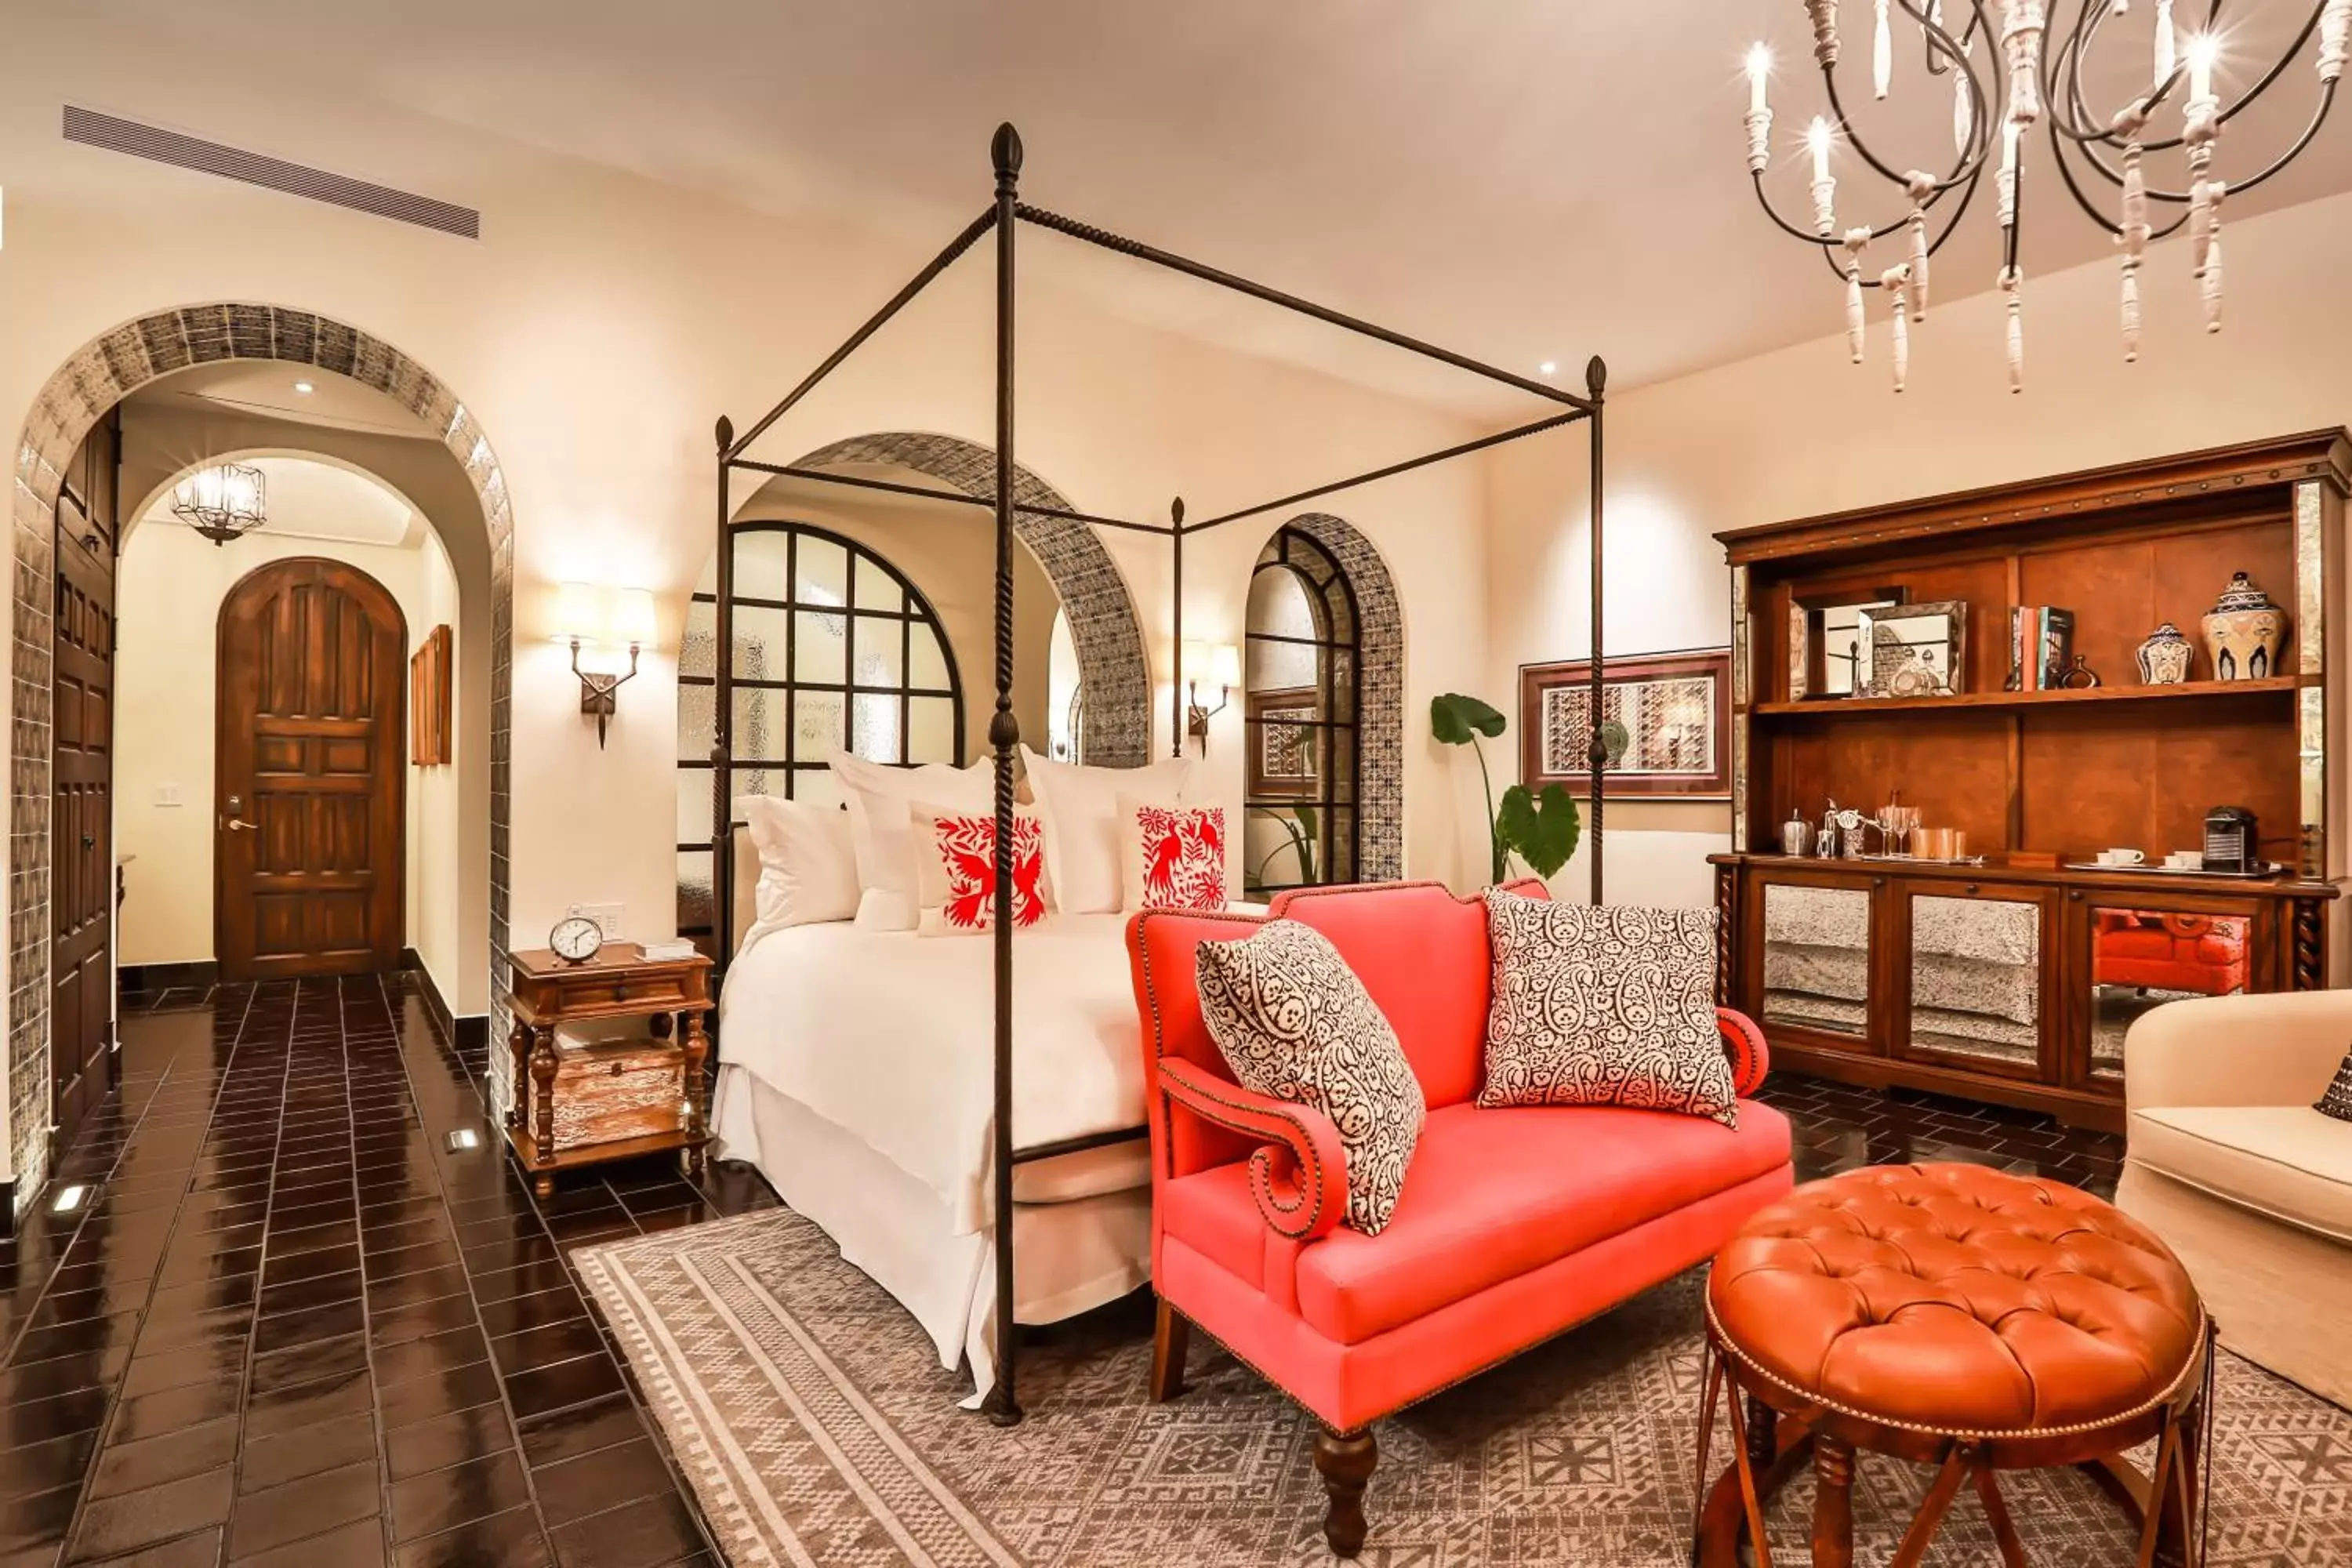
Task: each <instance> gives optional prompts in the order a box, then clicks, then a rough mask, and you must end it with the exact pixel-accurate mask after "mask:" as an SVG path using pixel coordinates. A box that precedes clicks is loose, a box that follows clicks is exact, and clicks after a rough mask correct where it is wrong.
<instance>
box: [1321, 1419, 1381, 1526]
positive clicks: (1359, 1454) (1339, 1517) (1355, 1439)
mask: <svg viewBox="0 0 2352 1568" xmlns="http://www.w3.org/2000/svg"><path fill="white" fill-rule="evenodd" d="M1380 1461H1381V1446H1380V1445H1379V1444H1378V1443H1376V1442H1374V1441H1373V1440H1372V1432H1371V1428H1370V1427H1369V1426H1367V1427H1366V1428H1364V1430H1362V1431H1361V1432H1359V1433H1357V1434H1356V1435H1355V1436H1352V1437H1342V1436H1339V1434H1338V1433H1337V1432H1334V1431H1332V1430H1331V1429H1330V1428H1329V1427H1328V1426H1326V1427H1324V1428H1323V1429H1322V1430H1321V1431H1319V1432H1318V1433H1316V1434H1315V1472H1316V1474H1318V1475H1319V1476H1321V1477H1322V1478H1323V1490H1324V1492H1325V1494H1326V1495H1328V1497H1329V1498H1330V1500H1331V1506H1330V1508H1329V1509H1328V1510H1327V1511H1326V1512H1325V1513H1324V1515H1323V1539H1324V1540H1325V1541H1327V1542H1329V1543H1330V1546H1331V1550H1332V1552H1334V1553H1335V1554H1337V1555H1338V1556H1341V1557H1349V1558H1352V1557H1354V1556H1355V1555H1356V1554H1357V1553H1358V1552H1361V1551H1362V1550H1363V1549H1364V1531H1365V1529H1366V1526H1365V1523H1364V1487H1365V1485H1366V1484H1367V1483H1368V1482H1370V1480H1371V1479H1372V1467H1373V1466H1375V1465H1377V1464H1379V1463H1380Z"/></svg>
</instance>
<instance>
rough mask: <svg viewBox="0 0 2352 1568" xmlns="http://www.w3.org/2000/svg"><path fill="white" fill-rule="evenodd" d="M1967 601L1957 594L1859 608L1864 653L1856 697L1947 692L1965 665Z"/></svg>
mask: <svg viewBox="0 0 2352 1568" xmlns="http://www.w3.org/2000/svg"><path fill="white" fill-rule="evenodd" d="M1968 619H1969V606H1968V605H1967V604H1966V603H1964V602H1963V601H1961V600H1958V599H1938V600H1936V601H1934V602H1932V603H1928V604H1919V605H1878V606H1875V607H1874V608H1871V609H1867V610H1864V611H1863V612H1862V646H1863V649H1864V653H1865V654H1866V655H1867V663H1866V664H1864V666H1863V668H1862V670H1861V671H1860V674H1861V675H1862V676H1863V677H1864V678H1865V679H1861V680H1860V681H1859V682H1858V684H1857V685H1856V687H1855V689H1854V695H1855V696H1857V697H1864V696H1866V697H1951V696H1955V695H1957V694H1958V691H1959V689H1960V684H1961V681H1962V680H1963V679H1964V676H1963V673H1962V672H1963V671H1964V670H1965V668H1967V666H1966V664H1965V662H1964V661H1965V660H1966V658H1967V655H1968V640H1967V634H1968Z"/></svg>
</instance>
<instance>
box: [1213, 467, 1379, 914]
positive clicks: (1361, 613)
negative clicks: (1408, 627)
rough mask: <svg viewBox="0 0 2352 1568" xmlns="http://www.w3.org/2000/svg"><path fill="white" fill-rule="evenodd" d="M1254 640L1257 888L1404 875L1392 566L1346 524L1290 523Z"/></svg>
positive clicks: (1249, 628) (1252, 848) (1248, 845)
mask: <svg viewBox="0 0 2352 1568" xmlns="http://www.w3.org/2000/svg"><path fill="white" fill-rule="evenodd" d="M1244 641H1245V643H1246V645H1247V647H1248V652H1247V654H1246V656H1245V658H1244V671H1243V685H1244V689H1245V691H1246V693H1247V703H1248V706H1247V708H1246V709H1245V710H1244V722H1245V724H1246V726H1247V730H1248V735H1247V741H1248V750H1247V755H1246V758H1245V762H1244V800H1245V802H1246V803H1247V808H1246V810H1245V811H1244V817H1245V819H1246V825H1245V828H1244V879H1245V882H1246V883H1248V884H1250V885H1252V886H1255V887H1256V888H1258V889H1261V890H1266V891H1271V890H1273V889H1277V888H1281V887H1286V886H1296V885H1297V884H1299V883H1302V882H1345V881H1365V882H1377V881H1388V880H1391V879H1395V878H1397V877H1399V876H1401V875H1402V874H1403V866H1404V618H1403V615H1402V611H1401V609H1400V607H1399V605H1398V602H1397V594H1396V584H1395V581H1394V579H1393V578H1391V576H1390V574H1389V569H1388V563H1386V562H1384V561H1383V560H1381V554H1380V552H1379V551H1378V550H1376V549H1374V548H1373V546H1372V542H1371V541H1370V540H1369V539H1367V538H1365V537H1364V535H1363V533H1362V532H1361V531H1360V530H1358V529H1357V528H1356V527H1355V526H1354V525H1353V524H1352V523H1349V522H1348V521H1346V520H1345V519H1343V518H1339V517H1334V516H1332V515H1331V514H1330V513H1328V512H1304V513H1301V514H1300V515H1298V516H1297V517H1294V518H1292V519H1290V520H1289V521H1286V522H1285V523H1284V524H1283V525H1282V527H1281V528H1279V529H1278V530H1276V532H1275V534H1274V537H1273V538H1272V539H1270V540H1268V541H1267V542H1266V546H1265V550H1263V551H1261V552H1259V555H1258V560H1257V563H1256V565H1255V567H1254V568H1253V570H1252V573H1251V582H1250V590H1249V598H1248V607H1247V619H1246V625H1245V627H1244ZM1302 806H1304V807H1305V808H1306V809H1305V810H1304V811H1302V810H1301V807H1302ZM1310 822H1311V825H1312V826H1311V830H1310V827H1309V823H1310Z"/></svg>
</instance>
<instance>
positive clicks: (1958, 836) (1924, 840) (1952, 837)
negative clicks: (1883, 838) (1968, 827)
mask: <svg viewBox="0 0 2352 1568" xmlns="http://www.w3.org/2000/svg"><path fill="white" fill-rule="evenodd" d="M1912 841H1913V842H1914V843H1916V844H1917V845H1918V846H1919V858H1921V859H1923V860H1958V859H1960V858H1963V857H1965V856H1966V855H1967V854H1968V852H1969V836H1968V835H1967V834H1966V833H1963V832H1962V831H1960V830H1959V829H1958V828H1957V827H1919V828H1914V829H1913V830H1912Z"/></svg>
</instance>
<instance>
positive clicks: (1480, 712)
mask: <svg viewBox="0 0 2352 1568" xmlns="http://www.w3.org/2000/svg"><path fill="white" fill-rule="evenodd" d="M1429 728H1430V732H1431V733H1433V734H1434V735H1435V736H1436V737H1437V738H1438V739H1439V740H1440V741H1443V742H1445V744H1447V745H1449V746H1466V745H1468V744H1469V743H1470V742H1471V737H1472V736H1473V735H1484V736H1486V738H1487V739H1489V740H1492V739H1493V738H1494V737H1496V735H1499V734H1501V733H1502V732H1503V715H1502V713H1501V712H1500V711H1499V710H1496V708H1495V707H1494V706H1493V705H1492V704H1490V703H1486V702H1481V701H1479V700H1478V699H1476V698H1475V697H1465V696H1463V695H1462V694H1461V693H1460V692H1458V691H1449V692H1446V693H1445V694H1444V696H1442V697H1433V698H1431V699H1430V700H1429Z"/></svg>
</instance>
